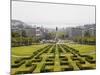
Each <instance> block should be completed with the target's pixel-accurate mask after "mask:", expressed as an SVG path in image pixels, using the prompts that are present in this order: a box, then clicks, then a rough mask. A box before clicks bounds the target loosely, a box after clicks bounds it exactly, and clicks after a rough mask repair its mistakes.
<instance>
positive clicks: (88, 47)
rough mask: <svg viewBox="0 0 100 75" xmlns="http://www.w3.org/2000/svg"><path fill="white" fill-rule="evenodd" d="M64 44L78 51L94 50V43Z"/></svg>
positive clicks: (88, 51)
mask: <svg viewBox="0 0 100 75" xmlns="http://www.w3.org/2000/svg"><path fill="white" fill-rule="evenodd" d="M66 45H68V46H69V47H72V48H74V49H76V50H78V51H79V52H80V53H90V52H95V51H96V46H95V45H81V44H66Z"/></svg>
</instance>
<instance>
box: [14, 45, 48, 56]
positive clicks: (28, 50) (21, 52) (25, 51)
mask: <svg viewBox="0 0 100 75" xmlns="http://www.w3.org/2000/svg"><path fill="white" fill-rule="evenodd" d="M47 45H48V44H43V45H31V46H21V47H12V55H17V56H29V55H31V54H32V53H33V52H34V51H36V50H38V49H40V48H43V47H45V46H47Z"/></svg>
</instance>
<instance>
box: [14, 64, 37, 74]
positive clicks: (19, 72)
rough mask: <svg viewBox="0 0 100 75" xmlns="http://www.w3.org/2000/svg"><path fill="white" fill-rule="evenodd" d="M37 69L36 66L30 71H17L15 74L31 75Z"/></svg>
mask: <svg viewBox="0 0 100 75" xmlns="http://www.w3.org/2000/svg"><path fill="white" fill-rule="evenodd" d="M35 68H36V65H32V67H31V68H30V69H29V70H26V71H17V72H16V73H15V74H29V73H32V72H33V71H34V69H35Z"/></svg>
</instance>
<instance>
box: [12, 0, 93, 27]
mask: <svg viewBox="0 0 100 75" xmlns="http://www.w3.org/2000/svg"><path fill="white" fill-rule="evenodd" d="M12 19H17V20H21V21H23V22H26V23H28V24H38V25H43V26H45V27H51V28H53V27H56V26H57V27H69V26H77V25H83V24H91V23H95V7H94V6H80V5H63V4H48V3H35V2H20V1H19V2H18V1H13V2H12Z"/></svg>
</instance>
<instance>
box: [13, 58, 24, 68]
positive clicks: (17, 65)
mask: <svg viewBox="0 0 100 75" xmlns="http://www.w3.org/2000/svg"><path fill="white" fill-rule="evenodd" d="M24 63H25V60H23V61H21V62H20V63H18V64H13V65H11V67H12V68H18V67H20V66H21V65H22V64H24Z"/></svg>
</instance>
